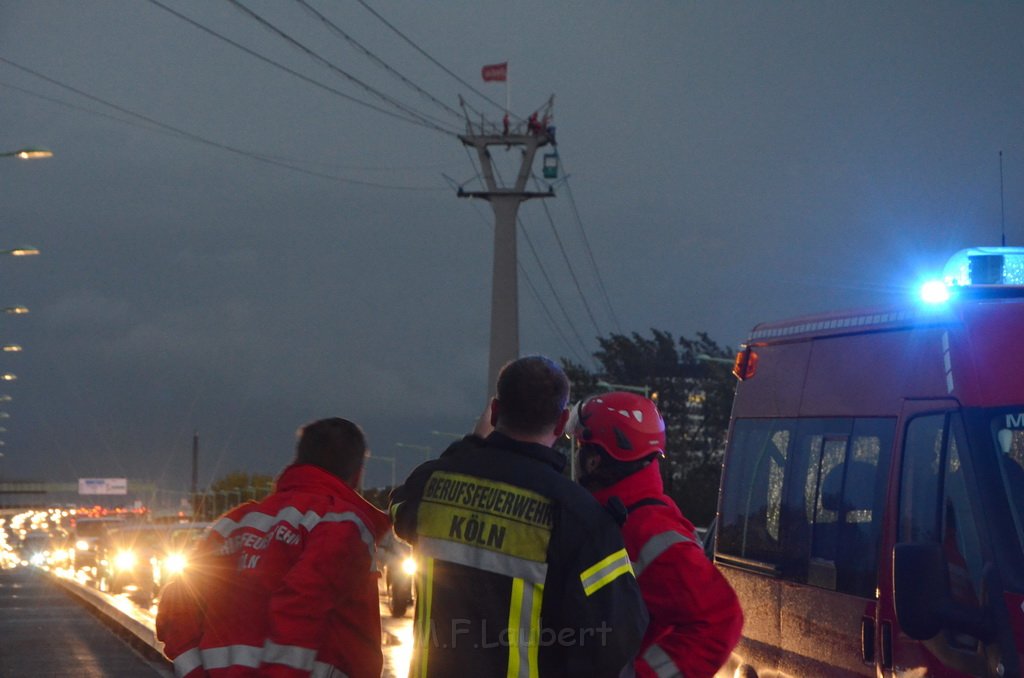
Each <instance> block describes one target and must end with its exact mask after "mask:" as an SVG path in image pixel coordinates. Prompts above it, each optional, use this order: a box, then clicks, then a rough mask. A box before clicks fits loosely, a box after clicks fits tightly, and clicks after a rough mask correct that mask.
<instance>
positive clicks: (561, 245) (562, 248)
mask: <svg viewBox="0 0 1024 678" xmlns="http://www.w3.org/2000/svg"><path fill="white" fill-rule="evenodd" d="M531 176H532V178H533V183H534V186H535V187H536V188H537V189H538V191H539V190H540V188H541V186H540V181H539V180H538V179H537V175H535V174H532V173H531ZM541 208H542V209H543V210H544V214H545V215H547V218H548V224H550V225H551V233H552V234H553V235H554V236H555V242H557V243H558V251H559V252H561V253H562V261H564V262H565V268H566V270H567V271H569V277H570V278H572V282H573V284H574V285H575V286H576V291H577V292H578V293H579V295H580V299H581V300H582V301H583V307H584V308H585V309H586V311H587V316H588V317H589V318H590V322H591V323H593V325H594V331H595V332H596V333H597V335H598V336H600V335H601V334H602V332H601V328H600V327H598V325H597V319H596V318H595V317H594V312H593V311H592V310H591V308H590V302H588V301H587V295H585V294H583V288H582V287H581V286H580V280H579V278H578V277H577V276H576V270H575V269H574V268H573V266H572V261H571V260H570V259H569V254H568V253H567V252H566V251H565V244H564V243H563V242H562V237H561V236H560V235H559V234H558V229H557V228H555V220H554V219H553V218H552V216H551V210H550V209H549V208H548V204H547V201H544V200H542V201H541Z"/></svg>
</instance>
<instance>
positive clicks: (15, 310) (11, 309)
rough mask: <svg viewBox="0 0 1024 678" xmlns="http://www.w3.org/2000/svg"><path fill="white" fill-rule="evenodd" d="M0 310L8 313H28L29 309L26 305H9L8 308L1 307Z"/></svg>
mask: <svg viewBox="0 0 1024 678" xmlns="http://www.w3.org/2000/svg"><path fill="white" fill-rule="evenodd" d="M0 311H3V312H4V313H6V314H8V315H25V314H26V313H28V309H27V308H26V307H24V306H7V307H6V308H0Z"/></svg>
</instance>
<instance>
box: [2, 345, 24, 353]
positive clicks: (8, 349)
mask: <svg viewBox="0 0 1024 678" xmlns="http://www.w3.org/2000/svg"><path fill="white" fill-rule="evenodd" d="M0 351H3V352H4V353H21V346H18V345H17V344H4V345H3V346H0Z"/></svg>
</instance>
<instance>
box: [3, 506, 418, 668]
mask: <svg viewBox="0 0 1024 678" xmlns="http://www.w3.org/2000/svg"><path fill="white" fill-rule="evenodd" d="M64 513H66V512H64V511H61V510H59V509H44V510H36V511H25V512H20V513H18V514H14V513H10V512H7V513H6V514H5V515H3V516H2V517H0V678H16V677H20V676H25V677H29V676H31V677H33V678H35V677H39V676H76V677H78V676H84V677H86V678H91V677H93V676H95V677H101V676H110V677H113V678H121V677H134V676H173V671H172V670H171V665H170V663H169V662H168V661H167V660H166V659H165V658H164V657H163V656H162V654H161V649H162V644H161V643H160V642H159V641H157V640H156V637H155V634H154V622H155V615H156V610H157V604H158V599H155V598H151V597H150V594H149V593H148V591H154V592H155V591H158V590H159V587H154V588H153V589H149V588H146V587H142V586H136V585H130V586H127V587H124V589H123V590H119V591H115V590H114V588H120V587H116V581H117V580H116V578H115V579H110V578H109V575H107V576H104V575H103V574H102V572H103V570H104V568H103V567H102V562H105V560H104V561H102V562H100V561H99V560H97V561H92V560H90V561H87V562H88V563H90V565H87V566H82V565H81V562H79V565H78V566H77V567H76V566H75V565H74V562H75V559H74V558H71V557H70V553H69V552H70V551H78V556H79V561H80V560H81V554H82V553H83V551H80V548H81V547H82V546H84V544H82V545H76V544H74V543H72V542H71V541H66V540H63V538H62V537H61V536H60V535H63V529H62V527H61V525H62V524H64V523H66V522H67V521H66V518H67V516H66V515H62V514H64ZM44 534H45V535H46V536H47V538H46V539H44V538H42V536H43V535H44ZM33 537H39V538H33ZM140 560H141V559H140ZM147 565H148V563H147ZM135 582H136V584H141V583H142V581H141V580H135ZM387 601H388V599H387V592H386V591H385V590H384V588H383V586H382V587H381V605H380V613H381V620H382V625H383V634H382V638H381V646H382V650H383V653H384V669H383V673H382V678H407V675H408V671H409V663H410V660H411V657H412V610H407V611H406V613H405V614H404V615H403V616H401V617H398V618H394V617H392V616H391V614H390V612H389V610H388V605H387Z"/></svg>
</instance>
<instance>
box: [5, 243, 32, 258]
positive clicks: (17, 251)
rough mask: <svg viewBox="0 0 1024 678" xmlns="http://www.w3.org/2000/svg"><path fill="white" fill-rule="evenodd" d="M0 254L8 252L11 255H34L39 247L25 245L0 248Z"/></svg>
mask: <svg viewBox="0 0 1024 678" xmlns="http://www.w3.org/2000/svg"><path fill="white" fill-rule="evenodd" d="M0 254H8V255H10V256H12V257H34V256H36V255H37V254H39V248H38V247H32V246H31V245H26V246H25V247H14V248H12V249H9V250H0Z"/></svg>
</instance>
